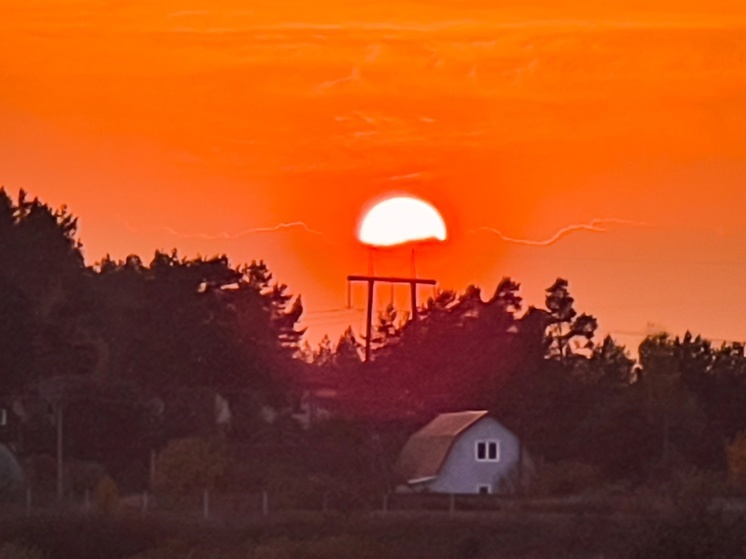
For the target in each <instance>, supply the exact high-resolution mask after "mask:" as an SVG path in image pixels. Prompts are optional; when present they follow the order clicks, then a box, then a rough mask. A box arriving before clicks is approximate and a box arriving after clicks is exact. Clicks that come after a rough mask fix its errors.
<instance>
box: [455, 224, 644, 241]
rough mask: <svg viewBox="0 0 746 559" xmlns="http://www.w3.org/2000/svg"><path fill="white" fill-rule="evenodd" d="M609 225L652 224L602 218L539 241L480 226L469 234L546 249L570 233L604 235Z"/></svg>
mask: <svg viewBox="0 0 746 559" xmlns="http://www.w3.org/2000/svg"><path fill="white" fill-rule="evenodd" d="M610 224H615V225H628V226H631V227H653V225H652V224H650V223H645V222H641V221H632V220H629V219H620V218H615V217H604V218H596V219H592V220H591V221H590V222H588V223H577V224H573V225H568V226H566V227H563V228H562V229H560V230H558V231H557V232H556V233H555V234H554V235H552V236H551V237H549V238H547V239H540V240H535V239H519V238H517V237H511V236H509V235H506V234H504V233H503V232H502V231H500V230H499V229H495V228H494V227H487V226H482V227H480V228H479V229H475V230H472V231H470V233H477V232H480V231H484V232H487V233H492V234H494V235H497V236H498V237H499V238H500V239H502V240H503V241H505V242H506V243H514V244H518V245H526V246H536V247H546V246H550V245H553V244H555V243H556V242H557V241H559V240H561V239H562V238H564V237H566V236H568V235H570V234H572V233H577V232H580V231H587V232H590V233H605V232H607V231H608V230H609V229H608V227H605V225H610Z"/></svg>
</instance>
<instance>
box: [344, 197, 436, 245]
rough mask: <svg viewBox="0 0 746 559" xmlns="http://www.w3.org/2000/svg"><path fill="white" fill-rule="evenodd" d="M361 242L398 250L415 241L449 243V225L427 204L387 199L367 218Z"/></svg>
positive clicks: (369, 211) (359, 236) (360, 231)
mask: <svg viewBox="0 0 746 559" xmlns="http://www.w3.org/2000/svg"><path fill="white" fill-rule="evenodd" d="M358 238H359V239H360V242H362V243H364V244H366V245H373V246H394V245H400V244H403V243H409V242H413V241H425V240H429V239H437V240H439V241H445V240H446V224H445V222H444V221H443V218H442V217H441V215H440V213H438V210H436V209H435V208H434V207H433V206H432V205H430V204H428V203H427V202H425V201H424V200H420V199H419V198H414V197H411V196H396V197H393V198H387V199H386V200H383V201H381V202H379V203H377V204H376V205H374V206H373V207H372V208H370V209H369V210H368V211H367V213H366V214H365V215H364V216H363V219H362V221H361V222H360V227H359V229H358Z"/></svg>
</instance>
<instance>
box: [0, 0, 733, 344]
mask: <svg viewBox="0 0 746 559" xmlns="http://www.w3.org/2000/svg"><path fill="white" fill-rule="evenodd" d="M0 4H2V18H0V19H2V21H1V22H0V28H1V30H2V33H0V58H1V59H2V60H1V63H0V67H2V68H3V76H4V78H5V79H4V83H5V84H6V86H5V87H3V88H2V91H0V122H1V123H2V127H3V134H2V137H0V185H3V186H5V187H6V188H7V189H8V190H9V191H10V192H16V193H17V191H18V189H20V188H24V189H26V190H27V191H28V192H30V193H31V195H33V196H39V197H40V198H42V199H43V200H45V201H47V202H49V203H50V204H52V205H54V206H60V205H62V204H67V205H68V207H69V208H70V210H71V211H72V212H74V213H75V215H76V216H78V217H79V219H80V225H81V229H80V233H81V240H82V241H83V243H84V248H85V257H86V259H87V262H88V263H89V264H93V263H94V262H95V261H97V260H99V259H100V258H102V257H103V256H104V255H105V254H107V253H109V254H111V255H112V256H113V257H117V258H124V257H126V256H127V255H128V254H132V253H136V254H139V255H141V256H142V257H143V258H144V259H146V260H147V259H149V258H151V257H152V254H153V252H154V250H156V249H166V250H170V249H171V248H174V247H176V248H178V249H179V251H180V252H181V253H183V254H186V255H196V254H208V255H211V254H218V253H226V254H228V255H229V256H230V258H231V259H232V260H234V261H236V262H250V261H251V260H252V259H256V258H265V259H266V260H267V261H268V263H269V264H270V265H271V267H272V270H273V272H274V274H275V276H276V277H277V278H279V279H281V280H282V281H283V282H286V283H287V284H288V285H289V286H290V288H291V289H292V290H293V291H295V292H298V293H301V294H302V295H303V300H304V303H305V304H306V306H307V309H308V311H309V314H308V321H309V322H308V325H309V333H310V334H312V335H313V336H317V337H318V336H320V335H321V334H323V333H324V332H330V333H335V332H340V331H341V330H343V329H344V328H345V327H346V326H347V325H348V324H350V323H352V324H353V325H354V326H355V327H356V328H360V325H361V323H362V320H363V317H362V315H360V314H357V315H345V316H341V315H340V316H338V317H337V316H335V317H334V318H329V317H327V316H325V315H324V316H323V317H322V315H317V317H318V318H315V319H312V318H311V316H312V313H313V311H314V310H315V309H317V310H325V309H332V308H336V307H338V306H339V305H340V304H341V303H344V300H345V286H344V278H345V277H346V275H347V274H349V273H352V272H355V271H358V270H366V269H367V267H368V255H367V250H366V249H365V248H364V247H361V246H360V241H359V239H358V238H357V235H356V233H357V231H358V226H359V224H358V221H359V218H360V209H361V208H363V207H364V206H365V204H367V203H369V202H370V200H376V199H379V198H380V197H381V196H384V195H386V194H387V193H389V192H392V191H396V192H407V193H410V194H411V195H412V196H415V197H418V198H420V199H423V200H427V201H429V202H430V203H431V204H433V206H435V207H436V208H437V209H438V211H439V212H440V213H441V214H442V215H443V218H444V221H445V222H446V223H447V225H448V242H447V243H444V244H443V245H442V246H439V247H438V250H437V251H431V252H423V253H422V254H421V255H418V267H419V271H420V272H421V273H422V274H426V275H427V276H429V277H434V278H437V279H438V281H439V282H440V284H441V285H443V286H447V287H452V288H455V289H461V288H463V287H465V286H466V285H468V284H469V283H478V284H479V285H481V286H483V288H484V289H485V291H486V292H491V291H492V290H493V289H494V287H495V285H496V284H497V282H498V281H499V279H500V278H501V277H503V276H505V275H510V276H511V277H514V278H515V279H516V280H518V281H520V282H521V284H522V288H523V290H524V295H525V298H526V302H527V303H529V304H539V303H541V301H542V297H543V290H544V289H545V288H546V287H547V286H548V285H550V284H551V283H552V282H553V281H554V279H555V278H556V277H557V276H563V277H567V278H568V279H569V280H570V282H571V285H572V286H573V294H574V296H575V297H576V300H577V301H578V302H579V303H580V304H581V307H582V310H584V311H588V312H593V313H596V314H598V315H599V316H600V317H601V325H602V329H607V330H608V331H609V332H612V333H615V334H616V333H619V335H621V336H624V335H626V334H625V333H629V337H628V338H623V339H625V340H628V341H630V342H631V343H634V342H635V341H637V342H639V340H640V339H641V336H643V335H644V334H645V332H646V331H647V330H648V329H649V328H650V326H649V325H650V324H653V325H660V326H662V327H664V328H666V329H668V330H671V331H674V332H681V331H683V330H684V329H686V328H696V329H697V330H698V331H701V332H702V333H703V334H706V335H709V336H711V337H713V338H718V339H741V338H743V337H744V336H746V329H745V327H744V321H743V316H744V314H745V313H746V303H744V302H743V297H742V296H741V294H742V288H741V284H742V278H743V274H744V271H745V270H746V259H745V258H744V257H743V256H742V254H743V250H742V247H743V246H744V244H746V229H745V228H744V225H743V215H742V214H743V212H742V210H741V207H742V205H743V204H742V203H740V201H741V200H742V199H743V190H742V188H743V184H745V183H746V72H744V71H743V67H744V60H746V43H744V40H743V37H744V36H745V34H744V33H745V30H746V8H744V4H743V2H737V1H731V0H707V1H705V0H677V1H676V2H674V1H672V0H665V1H663V0H662V1H659V2H653V3H651V2H642V1H637V0H635V1H626V0H625V1H622V0H611V1H610V2H601V3H599V2H592V1H590V0H571V1H566V2H559V3H558V2H555V1H554V0H539V1H537V2H528V3H527V2H524V1H518V0H509V1H507V2H494V1H489V2H488V1H486V0H469V1H466V2H446V1H444V0H425V1H419V0H417V1H414V0H402V1H400V0H382V1H381V2H342V1H340V0H319V1H318V2H308V1H307V0H287V1H283V2H276V1H271V2H270V1H265V0H260V1H257V2H252V3H251V7H250V8H246V7H242V6H239V5H238V3H237V2H235V1H233V0H210V1H208V0H191V1H190V2H188V3H187V4H188V6H187V5H184V3H181V2H175V1H173V0H164V1H162V2H147V1H145V0H131V1H128V2H118V3H105V4H102V3H101V2H94V1H93V0H76V1H74V2H73V1H72V0H39V1H36V2H28V3H27V2H3V1H2V0H0ZM638 224H643V225H638ZM430 233H432V231H430ZM380 240H381V239H379V241H380ZM386 242H388V241H386ZM329 254H333V256H334V257H333V258H328V257H327V255H329ZM382 259H383V257H381V260H382ZM405 260H406V259H405ZM322 261H323V262H324V264H323V265H321V264H319V262H322ZM404 271H406V270H404ZM702 285H707V286H709V287H708V289H706V290H704V291H702V290H701V286H702ZM695 290H696V291H697V292H698V293H699V294H698V296H697V297H691V293H692V292H693V291H695ZM619 301H624V303H623V304H622V303H619ZM684 301H685V303H684ZM656 328H657V326H656Z"/></svg>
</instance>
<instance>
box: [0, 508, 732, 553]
mask: <svg viewBox="0 0 746 559" xmlns="http://www.w3.org/2000/svg"><path fill="white" fill-rule="evenodd" d="M743 533H744V530H743V529H742V527H741V525H740V524H739V519H738V518H736V517H732V518H728V519H724V518H723V517H722V516H720V515H717V514H709V513H708V514H707V515H699V516H697V515H695V516H692V515H679V514H676V515H672V516H670V517H666V518H662V517H661V516H660V515H656V516H646V515H645V514H644V513H639V514H635V515H632V514H629V513H624V514H616V513H613V512H611V513H599V512H597V511H596V512H594V513H592V514H582V513H557V512H541V511H527V512H515V513H511V514H506V513H487V514H485V513H480V512H475V511H462V512H458V513H456V514H454V515H452V516H451V515H449V514H448V513H441V514H421V513H413V512H397V513H395V514H388V515H386V516H385V517H382V516H380V515H378V516H371V515H369V514H356V513H353V514H349V515H343V514H339V513H334V514H326V515H323V514H320V513H307V514H303V515H275V516H274V517H270V518H268V519H257V520H255V521H253V522H251V523H246V524H244V525H241V526H238V525H235V524H234V525H230V526H228V525H225V524H218V523H204V522H200V521H198V520H197V519H190V520H188V521H187V520H186V519H184V518H176V517H168V516H165V515H157V514H154V515H149V516H145V517H144V516H141V515H123V514H118V515H111V516H102V515H88V516H82V515H70V514H68V515H60V514H45V515H41V516H34V517H31V518H16V519H10V518H6V519H5V520H3V521H2V522H0V542H2V544H0V559H11V558H12V559H42V558H44V559H177V558H178V559H305V558H310V559H342V558H345V559H347V558H359V559H420V558H421V559H441V558H443V559H544V558H546V559H563V558H566V559H571V558H572V559H575V558H577V559H600V558H604V559H613V558H619V559H644V558H647V557H650V558H653V557H655V558H661V559H665V558H667V557H676V558H683V559H685V558H687V557H692V558H700V557H702V558H704V557H707V558H711V557H712V558H715V557H717V558H721V557H722V558H728V557H733V558H735V557H743V555H742V554H741V551H742V549H743V541H742V540H743V536H742V534H743Z"/></svg>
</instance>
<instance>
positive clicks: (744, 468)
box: [726, 431, 746, 492]
mask: <svg viewBox="0 0 746 559" xmlns="http://www.w3.org/2000/svg"><path fill="white" fill-rule="evenodd" d="M726 454H727V458H728V484H729V485H730V486H731V487H732V488H733V489H735V490H736V491H739V492H742V491H745V490H746V431H742V432H740V433H739V434H738V435H737V436H736V438H735V439H733V442H732V443H730V444H729V445H728V447H727V448H726Z"/></svg>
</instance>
